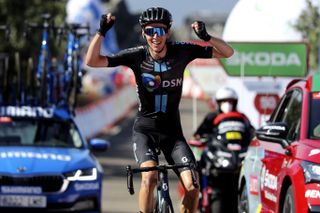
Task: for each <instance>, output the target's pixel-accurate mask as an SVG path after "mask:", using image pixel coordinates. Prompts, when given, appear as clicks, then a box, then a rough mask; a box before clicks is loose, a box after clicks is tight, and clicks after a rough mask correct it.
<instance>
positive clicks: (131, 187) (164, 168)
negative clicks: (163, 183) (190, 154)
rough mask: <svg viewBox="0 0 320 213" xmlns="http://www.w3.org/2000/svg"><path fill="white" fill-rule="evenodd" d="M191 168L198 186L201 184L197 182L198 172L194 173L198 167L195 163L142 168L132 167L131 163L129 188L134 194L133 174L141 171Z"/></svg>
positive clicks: (128, 170)
mask: <svg viewBox="0 0 320 213" xmlns="http://www.w3.org/2000/svg"><path fill="white" fill-rule="evenodd" d="M185 167H188V168H190V171H191V175H192V182H193V185H194V187H196V188H198V187H199V185H198V183H197V178H196V174H195V173H194V170H195V169H196V166H195V165H194V164H193V163H180V164H174V165H164V164H161V165H157V166H151V167H142V168H133V169H132V168H131V166H130V165H128V166H127V168H126V170H127V188H128V191H129V193H130V194H131V195H133V194H134V187H133V174H135V173H141V172H150V171H160V172H164V171H167V170H169V169H179V168H185Z"/></svg>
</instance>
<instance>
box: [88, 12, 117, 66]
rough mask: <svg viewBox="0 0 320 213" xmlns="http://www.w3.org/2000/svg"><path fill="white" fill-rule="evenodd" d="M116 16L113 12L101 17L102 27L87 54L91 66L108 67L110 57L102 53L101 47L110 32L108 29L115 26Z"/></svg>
mask: <svg viewBox="0 0 320 213" xmlns="http://www.w3.org/2000/svg"><path fill="white" fill-rule="evenodd" d="M115 19H116V18H115V16H113V15H112V14H111V13H108V14H104V15H102V16H101V19H100V28H99V30H98V33H97V34H96V35H95V36H94V37H93V39H92V41H91V43H90V45H89V48H88V51H87V55H86V64H87V65H88V66H90V67H106V66H108V59H107V57H106V56H102V55H100V48H101V44H102V41H103V39H104V37H105V35H106V33H107V32H108V30H109V29H110V28H111V27H112V26H113V24H114V21H115Z"/></svg>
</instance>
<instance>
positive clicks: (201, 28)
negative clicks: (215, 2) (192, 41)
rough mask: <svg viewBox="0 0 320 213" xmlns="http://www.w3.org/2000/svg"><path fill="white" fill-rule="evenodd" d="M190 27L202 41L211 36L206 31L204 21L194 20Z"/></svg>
mask: <svg viewBox="0 0 320 213" xmlns="http://www.w3.org/2000/svg"><path fill="white" fill-rule="evenodd" d="M191 27H192V28H193V30H194V32H195V33H196V34H197V36H198V37H199V38H200V39H202V40H204V41H209V40H210V39H211V36H210V35H209V34H208V33H207V30H206V25H205V24H204V22H202V21H195V22H193V23H192V25H191Z"/></svg>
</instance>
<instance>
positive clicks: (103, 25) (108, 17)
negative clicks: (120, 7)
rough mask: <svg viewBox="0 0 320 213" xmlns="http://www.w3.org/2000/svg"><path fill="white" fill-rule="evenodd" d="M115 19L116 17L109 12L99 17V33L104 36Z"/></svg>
mask: <svg viewBox="0 0 320 213" xmlns="http://www.w3.org/2000/svg"><path fill="white" fill-rule="evenodd" d="M115 19H116V17H115V16H113V15H112V14H111V13H108V14H103V15H102V16H101V18H100V28H99V30H98V32H99V34H100V35H102V36H103V37H105V36H106V33H107V32H108V30H110V28H111V27H112V26H113V24H114V21H115Z"/></svg>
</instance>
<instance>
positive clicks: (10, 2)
mask: <svg viewBox="0 0 320 213" xmlns="http://www.w3.org/2000/svg"><path fill="white" fill-rule="evenodd" d="M65 5H66V1H62V0H60V1H58V0H23V1H21V0H0V25H8V26H9V27H10V36H9V39H8V40H7V41H6V42H1V43H0V52H6V53H9V54H10V55H12V54H14V53H15V52H19V53H20V57H21V58H22V59H25V58H27V57H30V56H32V57H33V58H34V59H36V56H37V55H38V52H39V50H40V46H41V42H40V41H41V30H32V35H30V36H29V37H28V38H25V37H24V27H25V22H26V21H29V22H33V23H41V21H42V19H41V15H42V14H44V13H49V14H51V15H52V17H53V21H54V23H55V24H57V25H60V24H62V23H63V22H64V20H65V16H66V11H65ZM0 38H1V40H4V34H3V32H1V34H0ZM60 49H61V48H60ZM51 51H52V54H53V55H57V54H58V52H59V51H63V50H59V47H57V46H56V45H55V46H54V45H52V48H51Z"/></svg>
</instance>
